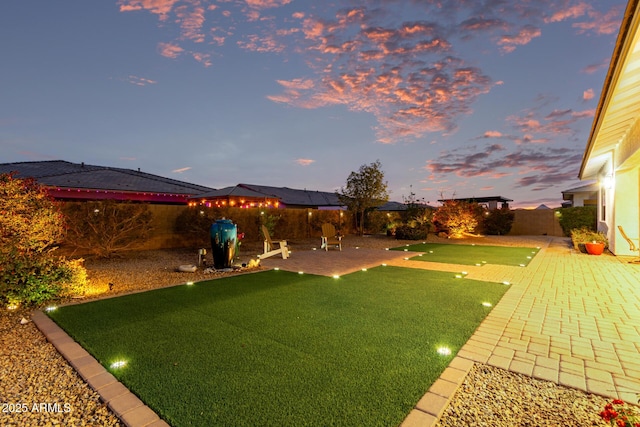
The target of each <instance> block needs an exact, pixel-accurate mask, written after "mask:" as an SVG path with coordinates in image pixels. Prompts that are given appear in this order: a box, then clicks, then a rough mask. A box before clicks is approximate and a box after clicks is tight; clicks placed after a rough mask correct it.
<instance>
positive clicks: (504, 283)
mask: <svg viewBox="0 0 640 427" xmlns="http://www.w3.org/2000/svg"><path fill="white" fill-rule="evenodd" d="M502 284H503V285H506V286H509V285H510V284H511V282H508V281H506V280H505V281H504V282H502Z"/></svg>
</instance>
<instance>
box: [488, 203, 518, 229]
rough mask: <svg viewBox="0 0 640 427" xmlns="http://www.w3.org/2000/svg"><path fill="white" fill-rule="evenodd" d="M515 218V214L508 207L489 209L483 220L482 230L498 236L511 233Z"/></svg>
mask: <svg viewBox="0 0 640 427" xmlns="http://www.w3.org/2000/svg"><path fill="white" fill-rule="evenodd" d="M514 218H515V214H514V213H513V212H512V211H511V209H509V208H507V207H503V208H501V209H493V210H490V211H487V212H486V214H485V216H484V219H483V220H482V231H483V232H484V233H486V234H490V235H497V236H504V235H505V234H509V232H510V231H511V227H512V226H513V220H514Z"/></svg>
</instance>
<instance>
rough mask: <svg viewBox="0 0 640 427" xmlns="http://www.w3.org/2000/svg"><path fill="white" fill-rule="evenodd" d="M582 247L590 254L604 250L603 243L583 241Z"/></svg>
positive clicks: (598, 253)
mask: <svg viewBox="0 0 640 427" xmlns="http://www.w3.org/2000/svg"><path fill="white" fill-rule="evenodd" d="M584 247H585V248H586V249H587V253H588V254H590V255H600V254H602V252H603V251H604V243H585V244H584Z"/></svg>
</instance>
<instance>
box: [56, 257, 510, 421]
mask: <svg viewBox="0 0 640 427" xmlns="http://www.w3.org/2000/svg"><path fill="white" fill-rule="evenodd" d="M506 289H507V287H506V286H505V285H502V284H496V283H487V282H480V281H473V280H469V279H456V278H455V276H454V275H453V274H451V273H443V272H435V271H424V270H412V269H405V268H399V267H390V266H389V267H376V268H373V269H369V270H368V271H362V272H357V273H353V274H349V275H345V276H342V277H340V278H338V279H334V278H329V277H322V276H314V275H306V274H305V275H299V274H295V273H289V272H285V271H267V272H260V273H255V274H247V275H241V276H233V277H229V278H225V279H218V280H213V281H208V282H200V283H196V284H195V285H191V286H189V285H183V286H176V287H171V288H164V289H158V290H154V291H149V292H144V293H139V294H132V295H127V296H122V297H118V298H112V299H105V300H100V301H95V302H90V303H85V304H80V305H72V306H65V307H60V308H58V309H57V310H55V311H52V312H50V313H49V315H50V316H51V317H52V318H53V320H55V321H56V322H57V323H58V324H59V325H60V326H61V327H62V328H64V329H65V330H66V331H67V332H68V333H69V334H70V335H71V336H72V337H74V338H75V339H76V340H77V341H78V342H79V343H80V344H81V345H82V346H83V347H84V348H86V349H87V350H88V351H89V352H90V353H91V354H92V355H94V357H96V359H97V360H98V361H100V363H102V364H103V365H104V366H105V367H107V369H108V370H109V371H110V372H112V373H113V374H114V375H115V376H116V377H117V378H118V379H119V380H121V381H122V382H123V383H124V384H125V385H126V386H127V387H129V388H130V389H131V390H132V391H133V392H134V393H135V394H136V395H138V396H139V397H140V398H141V399H142V400H143V401H144V402H145V403H146V404H147V405H149V406H150V407H151V408H152V409H154V410H155V411H156V412H157V413H158V414H159V415H160V416H161V417H162V418H164V419H165V420H166V421H167V422H168V423H170V424H171V425H173V426H193V425H200V426H213V425H233V426H256V425H263V426H267V425H274V426H275V425H277V426H304V425H311V426H318V425H324V426H354V425H366V426H377V425H379V426H389V425H398V424H399V423H400V422H402V420H403V419H404V417H405V416H406V415H407V414H408V413H409V412H410V410H411V409H412V408H413V406H414V405H415V404H416V403H417V401H418V400H419V399H420V397H421V396H422V395H423V394H424V393H425V392H426V390H427V389H428V388H429V387H430V385H431V384H432V383H433V382H434V381H435V380H436V379H437V378H438V377H439V375H440V374H441V373H442V371H443V370H444V368H445V367H446V366H447V365H448V363H449V362H450V361H451V358H452V357H454V355H455V354H456V353H457V351H458V350H459V349H460V347H461V346H462V345H463V344H464V343H465V342H466V341H467V340H468V338H469V337H470V336H471V334H472V333H473V331H474V330H475V329H476V328H477V326H478V325H479V323H480V322H481V321H482V319H484V317H485V316H486V315H487V314H488V312H489V310H490V308H488V307H486V306H484V305H483V304H482V303H483V302H489V303H491V304H493V305H495V304H496V303H497V302H498V301H499V300H500V298H501V297H502V295H503V294H504V292H505V291H506ZM439 346H448V347H449V348H450V349H451V350H452V354H451V355H450V356H441V355H439V354H438V353H437V351H436V350H437V348H438V347H439ZM119 360H124V361H126V365H125V366H124V367H121V368H111V367H110V366H111V364H112V363H113V362H116V361H119Z"/></svg>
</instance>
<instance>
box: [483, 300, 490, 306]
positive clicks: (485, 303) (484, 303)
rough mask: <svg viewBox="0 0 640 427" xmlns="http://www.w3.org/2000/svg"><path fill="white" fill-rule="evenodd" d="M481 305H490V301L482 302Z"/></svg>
mask: <svg viewBox="0 0 640 427" xmlns="http://www.w3.org/2000/svg"><path fill="white" fill-rule="evenodd" d="M482 305H484V306H485V307H491V303H490V302H486V301H485V302H483V303H482Z"/></svg>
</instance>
